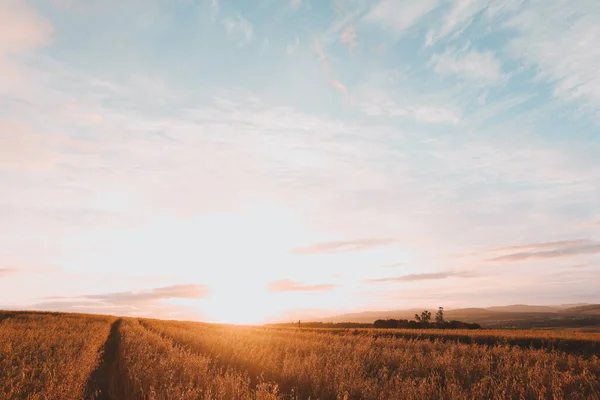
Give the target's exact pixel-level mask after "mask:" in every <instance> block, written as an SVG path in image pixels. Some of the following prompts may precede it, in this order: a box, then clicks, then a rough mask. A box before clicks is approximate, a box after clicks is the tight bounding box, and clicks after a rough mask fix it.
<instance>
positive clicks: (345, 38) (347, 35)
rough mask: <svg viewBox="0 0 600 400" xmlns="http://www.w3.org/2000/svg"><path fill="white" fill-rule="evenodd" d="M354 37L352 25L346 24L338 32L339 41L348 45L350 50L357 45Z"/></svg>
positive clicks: (355, 36) (354, 31)
mask: <svg viewBox="0 0 600 400" xmlns="http://www.w3.org/2000/svg"><path fill="white" fill-rule="evenodd" d="M356 38H357V35H356V28H355V27H354V26H353V25H350V26H348V27H347V28H346V29H344V30H343V31H342V33H341V34H340V41H341V42H342V44H345V45H346V46H348V49H349V50H350V51H352V50H354V48H355V47H356V46H357V45H358V42H357V41H356Z"/></svg>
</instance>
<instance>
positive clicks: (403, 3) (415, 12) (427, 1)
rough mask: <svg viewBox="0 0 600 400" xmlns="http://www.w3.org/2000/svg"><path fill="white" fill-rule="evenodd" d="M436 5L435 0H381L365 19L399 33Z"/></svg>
mask: <svg viewBox="0 0 600 400" xmlns="http://www.w3.org/2000/svg"><path fill="white" fill-rule="evenodd" d="M437 5H438V1H437V0H421V1H411V0H381V1H380V2H379V3H378V4H377V5H376V6H375V7H373V9H372V10H371V11H370V12H369V13H368V14H367V16H366V18H365V19H366V21H368V22H372V23H377V24H380V25H381V26H382V27H383V28H386V29H389V30H391V31H394V32H397V33H400V32H403V31H405V30H406V29H408V28H410V27H411V26H413V25H415V24H416V23H417V22H419V20H421V18H423V17H424V16H425V15H427V14H428V13H429V12H430V11H432V10H433V9H434V8H435V7H436V6H437Z"/></svg>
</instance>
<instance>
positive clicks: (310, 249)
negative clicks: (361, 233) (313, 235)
mask: <svg viewBox="0 0 600 400" xmlns="http://www.w3.org/2000/svg"><path fill="white" fill-rule="evenodd" d="M395 242H396V239H391V238H373V239H359V240H347V241H336V242H323V243H316V244H312V245H310V246H307V247H299V248H297V249H293V250H292V253H293V254H328V253H343V252H352V251H361V250H369V249H372V248H376V247H382V246H389V245H391V244H393V243H395Z"/></svg>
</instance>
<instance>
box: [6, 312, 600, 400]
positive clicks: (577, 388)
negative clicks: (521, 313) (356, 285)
mask: <svg viewBox="0 0 600 400" xmlns="http://www.w3.org/2000/svg"><path fill="white" fill-rule="evenodd" d="M599 344H600V334H594V333H586V334H584V333H571V332H555V331H543V332H539V331H493V330H489V331H486V330H483V331H435V330H430V331H427V332H423V331H409V330H385V331H383V330H375V329H347V330H342V329H303V328H276V327H242V326H225V325H212V324H204V323H194V322H177V321H161V320H149V319H134V318H118V319H117V318H115V317H101V316H90V315H77V314H58V313H18V312H4V313H0V398H2V399H29V398H31V399H79V398H100V399H308V398H311V399H396V398H397V399H405V398H406V399H533V398H535V399H538V398H541V399H600V395H599V393H600V360H599V359H598V355H599V353H600V352H599V348H600V347H599V346H600V345H599Z"/></svg>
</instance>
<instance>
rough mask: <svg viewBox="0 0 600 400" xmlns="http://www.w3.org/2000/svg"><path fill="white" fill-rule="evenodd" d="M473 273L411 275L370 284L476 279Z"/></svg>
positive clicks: (375, 281)
mask: <svg viewBox="0 0 600 400" xmlns="http://www.w3.org/2000/svg"><path fill="white" fill-rule="evenodd" d="M475 276H476V275H474V274H473V273H471V272H454V271H447V272H431V273H425V274H409V275H402V276H397V277H391V278H377V279H369V280H368V281H367V282H368V283H389V282H418V281H428V280H439V279H447V278H472V277H475Z"/></svg>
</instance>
